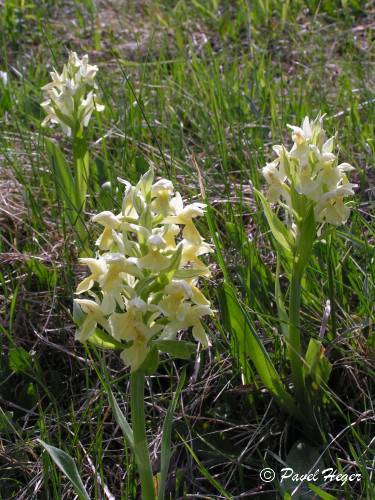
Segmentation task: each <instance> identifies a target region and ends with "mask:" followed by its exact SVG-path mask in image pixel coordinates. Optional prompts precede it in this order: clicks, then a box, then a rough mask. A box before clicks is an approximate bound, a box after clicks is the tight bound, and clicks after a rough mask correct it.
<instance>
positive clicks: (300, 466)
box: [281, 440, 323, 499]
mask: <svg viewBox="0 0 375 500" xmlns="http://www.w3.org/2000/svg"><path fill="white" fill-rule="evenodd" d="M320 456H321V455H320V450H319V448H317V447H316V446H311V445H310V444H308V443H306V442H305V441H302V440H300V441H297V442H295V443H294V444H293V446H292V448H291V449H290V451H289V453H288V455H287V457H286V459H285V462H286V467H288V468H291V469H293V475H294V474H298V475H299V476H303V475H304V474H310V473H314V472H315V471H317V470H318V469H319V471H321V470H322V465H323V462H322V460H321V459H320ZM293 475H291V476H290V477H286V478H284V479H283V482H282V483H281V488H282V489H283V491H284V492H288V493H291V494H292V498H296V499H297V498H312V495H310V494H309V491H308V487H307V484H306V482H305V481H302V482H296V481H293ZM322 479H323V478H322V475H321V474H320V473H319V474H318V475H317V480H319V481H322ZM297 487H298V492H296V493H295V494H293V492H294V490H295V489H296V488H297Z"/></svg>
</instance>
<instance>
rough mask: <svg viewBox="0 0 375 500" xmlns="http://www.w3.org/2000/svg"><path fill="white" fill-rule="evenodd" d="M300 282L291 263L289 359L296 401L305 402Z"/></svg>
mask: <svg viewBox="0 0 375 500" xmlns="http://www.w3.org/2000/svg"><path fill="white" fill-rule="evenodd" d="M301 280H302V273H301V272H300V270H299V269H298V268H297V264H296V262H294V263H293V270H292V280H291V284H290V297H289V339H288V340H289V342H288V350H289V358H290V364H291V369H292V378H293V382H294V385H295V388H296V393H297V399H298V401H300V402H302V401H304V400H305V383H304V379H303V371H302V368H303V364H302V353H301V330H300V309H301Z"/></svg>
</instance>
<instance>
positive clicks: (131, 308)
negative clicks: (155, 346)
mask: <svg viewBox="0 0 375 500" xmlns="http://www.w3.org/2000/svg"><path fill="white" fill-rule="evenodd" d="M146 311H147V304H146V303H145V302H144V301H143V300H142V299H139V298H137V299H133V300H132V301H130V302H129V304H128V310H127V312H126V313H113V314H112V316H111V319H110V323H111V329H112V334H113V336H114V337H115V338H116V339H118V340H125V341H127V342H131V343H132V345H131V346H130V347H129V348H127V349H125V350H124V351H122V353H121V359H122V360H123V362H124V363H125V365H127V366H130V368H131V371H136V370H137V369H138V368H139V367H140V366H141V364H142V363H143V361H144V360H145V359H146V357H147V354H148V353H149V352H150V347H149V341H150V340H151V339H152V337H153V336H154V335H156V334H157V333H158V332H160V330H161V329H162V326H161V325H157V324H156V323H154V324H153V325H147V324H145V322H144V321H143V314H144V313H145V312H146Z"/></svg>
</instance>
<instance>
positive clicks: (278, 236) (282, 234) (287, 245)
mask: <svg viewBox="0 0 375 500" xmlns="http://www.w3.org/2000/svg"><path fill="white" fill-rule="evenodd" d="M254 192H255V194H256V195H257V196H258V198H259V199H260V201H261V203H262V207H263V211H264V215H265V216H266V219H267V222H268V225H269V226H270V229H271V232H272V234H273V237H274V238H275V240H276V242H277V243H278V244H279V245H280V246H281V247H282V248H283V249H284V250H285V251H286V252H287V253H288V254H290V253H292V252H293V248H294V236H293V234H292V232H291V231H290V229H288V228H287V227H286V226H285V224H283V223H282V222H281V220H280V219H279V218H278V216H277V215H276V214H275V212H274V211H273V210H272V209H271V207H270V205H269V203H268V201H267V200H266V198H265V197H264V196H263V194H262V193H261V192H260V191H258V190H257V189H254Z"/></svg>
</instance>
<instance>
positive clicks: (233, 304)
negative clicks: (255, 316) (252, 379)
mask: <svg viewBox="0 0 375 500" xmlns="http://www.w3.org/2000/svg"><path fill="white" fill-rule="evenodd" d="M219 298H220V304H221V308H222V312H223V316H224V324H225V326H226V327H227V328H228V330H229V331H230V332H231V333H232V335H233V338H234V340H235V343H236V347H237V349H238V353H236V354H237V356H238V359H239V362H240V364H241V367H242V369H243V370H244V372H245V373H246V372H247V370H248V358H250V359H251V360H252V362H253V364H254V366H255V368H256V370H257V372H258V374H259V376H260V378H261V379H262V382H263V384H264V385H265V386H266V387H267V389H268V390H269V391H270V392H271V393H272V394H273V395H274V396H275V398H276V399H277V400H278V402H279V404H280V405H281V406H282V407H284V408H285V409H286V410H288V411H289V412H290V413H292V414H294V415H295V416H298V410H297V408H296V406H295V404H294V401H293V398H292V396H291V395H290V394H289V393H288V392H287V390H286V389H285V387H284V384H283V382H282V380H281V378H280V375H279V374H278V372H277V371H276V369H275V367H274V365H273V363H272V361H271V359H270V357H269V355H268V353H267V351H266V349H265V348H264V346H263V343H262V341H261V340H260V339H259V337H258V335H257V333H256V331H255V329H254V327H253V325H252V323H251V320H250V318H249V317H248V315H247V313H246V312H245V310H244V309H243V307H242V306H241V304H240V303H239V301H238V299H237V297H236V294H235V292H234V291H233V289H232V287H231V286H230V285H228V284H227V283H224V286H223V289H222V290H220V292H219Z"/></svg>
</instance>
